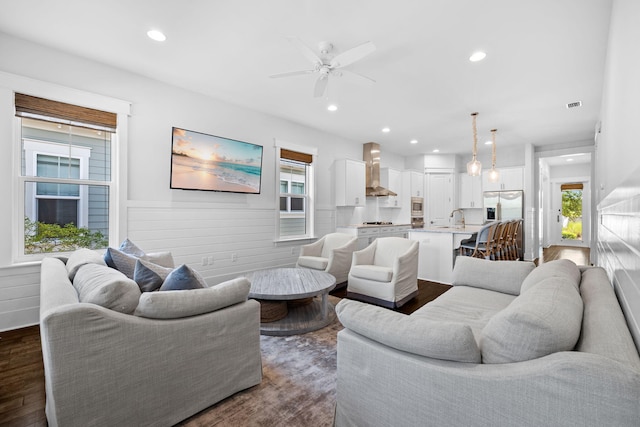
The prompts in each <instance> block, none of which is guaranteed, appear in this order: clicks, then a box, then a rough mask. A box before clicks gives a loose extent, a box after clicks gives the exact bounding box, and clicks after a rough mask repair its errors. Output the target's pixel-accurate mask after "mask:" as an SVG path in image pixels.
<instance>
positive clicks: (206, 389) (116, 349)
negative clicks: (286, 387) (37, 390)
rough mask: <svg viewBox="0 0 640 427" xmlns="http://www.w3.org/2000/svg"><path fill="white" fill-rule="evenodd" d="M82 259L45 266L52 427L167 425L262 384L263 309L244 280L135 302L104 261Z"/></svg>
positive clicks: (131, 288)
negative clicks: (260, 335) (261, 318)
mask: <svg viewBox="0 0 640 427" xmlns="http://www.w3.org/2000/svg"><path fill="white" fill-rule="evenodd" d="M87 251H88V250H84V253H85V254H86V253H88V252H87ZM84 258H87V257H83V256H82V255H81V254H80V255H78V253H74V254H72V255H71V257H70V258H69V260H68V261H67V263H66V265H65V263H64V262H63V261H62V260H60V259H56V258H45V259H44V260H43V261H42V270H41V284H40V287H41V301H40V332H41V337H42V353H43V358H44V369H45V387H46V414H47V420H48V423H49V425H50V426H82V427H87V426H170V425H173V424H175V423H177V422H179V421H181V420H184V419H185V418H188V417H189V416H191V415H193V414H195V413H197V412H199V411H201V410H203V409H205V408H207V407H209V406H211V405H213V404H215V403H216V402H218V401H220V400H222V399H224V398H226V397H228V396H230V395H232V394H234V393H235V392H237V391H240V390H243V389H246V388H248V387H251V386H253V385H256V384H259V383H260V381H261V379H262V364H261V357H260V337H259V321H260V307H259V304H258V303H257V302H256V301H254V300H247V295H248V292H249V287H250V284H249V282H248V281H247V280H246V279H244V278H239V279H234V280H232V281H229V282H225V283H222V284H219V285H216V286H213V287H210V288H206V289H195V290H188V291H166V292H145V293H142V294H141V293H140V291H139V289H137V285H136V283H135V282H133V281H132V280H130V279H128V278H127V277H126V276H125V275H124V274H122V273H120V272H119V271H117V270H114V269H112V268H109V267H107V266H106V265H104V263H103V262H101V261H102V260H101V257H100V256H97V258H96V259H93V260H91V258H92V256H91V255H89V257H88V258H89V259H84ZM70 277H71V278H72V279H73V281H72V280H70ZM81 301H84V302H81ZM87 301H91V302H87ZM98 304H101V305H98ZM134 313H135V314H134Z"/></svg>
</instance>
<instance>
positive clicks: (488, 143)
mask: <svg viewBox="0 0 640 427" xmlns="http://www.w3.org/2000/svg"><path fill="white" fill-rule="evenodd" d="M491 144H493V141H487V142H485V143H484V145H491Z"/></svg>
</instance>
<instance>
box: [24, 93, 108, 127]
mask: <svg viewBox="0 0 640 427" xmlns="http://www.w3.org/2000/svg"><path fill="white" fill-rule="evenodd" d="M15 107H16V116H21V117H31V118H39V119H43V120H48V121H54V122H59V123H65V124H72V125H75V126H80V127H89V128H92V129H102V130H105V131H109V132H115V130H116V123H117V115H116V114H115V113H109V112H107V111H102V110H94V109H93V108H87V107H80V106H78V105H73V104H66V103H64V102H59V101H52V100H50V99H45V98H38V97H36V96H31V95H25V94H22V93H16V96H15Z"/></svg>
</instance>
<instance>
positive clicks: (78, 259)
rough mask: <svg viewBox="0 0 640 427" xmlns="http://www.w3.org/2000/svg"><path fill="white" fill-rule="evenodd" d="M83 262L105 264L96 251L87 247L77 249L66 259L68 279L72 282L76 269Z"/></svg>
mask: <svg viewBox="0 0 640 427" xmlns="http://www.w3.org/2000/svg"><path fill="white" fill-rule="evenodd" d="M85 264H98V265H105V263H104V260H103V259H102V257H101V256H100V255H99V254H98V253H97V252H94V251H92V250H91V249H87V248H81V249H77V250H75V251H73V253H72V254H71V255H69V259H67V263H66V266H67V273H68V274H69V280H71V281H72V282H73V279H74V277H75V276H76V273H77V272H78V269H79V268H80V267H82V266H83V265H85Z"/></svg>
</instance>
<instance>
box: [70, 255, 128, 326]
mask: <svg viewBox="0 0 640 427" xmlns="http://www.w3.org/2000/svg"><path fill="white" fill-rule="evenodd" d="M73 287H74V288H75V289H76V291H77V292H78V300H79V301H80V302H86V303H91V304H97V305H99V306H102V307H105V308H108V309H111V310H114V311H118V312H121V313H125V314H131V313H133V311H134V310H135V309H136V307H137V306H138V300H139V298H140V289H139V288H138V285H137V284H136V283H135V282H134V281H133V280H131V279H129V278H127V277H126V276H125V275H124V274H122V273H121V272H119V271H117V270H114V269H112V268H109V267H107V266H106V265H99V264H85V265H83V266H82V267H80V268H79V269H78V272H77V273H76V276H75V279H74V280H73Z"/></svg>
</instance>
